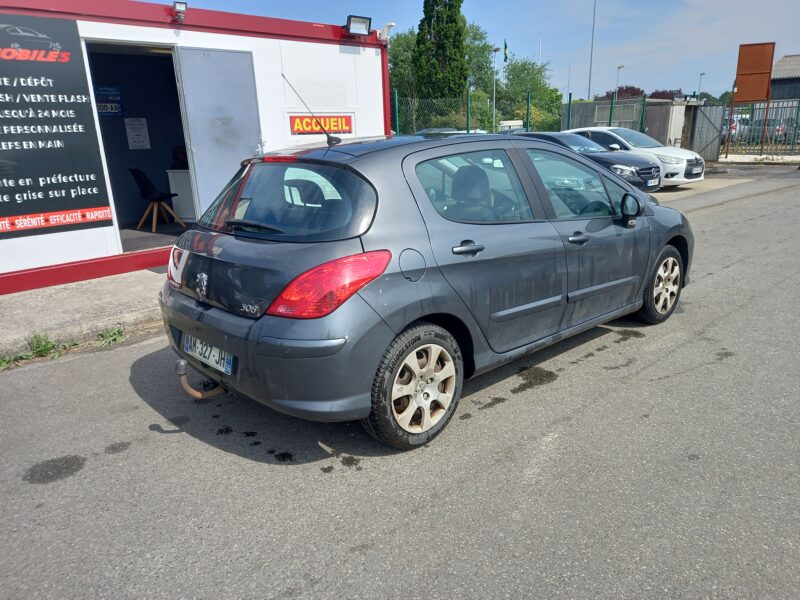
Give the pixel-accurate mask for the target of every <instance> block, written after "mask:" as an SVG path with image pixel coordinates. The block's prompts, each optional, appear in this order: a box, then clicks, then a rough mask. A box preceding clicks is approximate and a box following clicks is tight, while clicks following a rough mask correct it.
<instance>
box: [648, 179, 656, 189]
mask: <svg viewBox="0 0 800 600" xmlns="http://www.w3.org/2000/svg"><path fill="white" fill-rule="evenodd" d="M654 185H658V179H648V180H647V187H653V186H654Z"/></svg>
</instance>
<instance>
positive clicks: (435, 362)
mask: <svg viewBox="0 0 800 600" xmlns="http://www.w3.org/2000/svg"><path fill="white" fill-rule="evenodd" d="M455 388H456V369H455V366H454V364H453V358H452V356H450V353H449V352H448V351H447V350H445V349H444V348H443V347H442V346H439V345H438V344H427V345H425V346H420V347H419V348H415V349H414V350H413V351H411V353H410V354H409V355H408V356H406V357H405V359H404V360H403V362H402V364H401V366H400V370H399V371H398V372H397V377H395V380H394V384H393V385H392V414H393V415H394V418H395V420H396V421H397V424H398V425H400V427H402V428H403V429H404V430H405V431H408V432H410V433H423V432H425V431H428V430H429V429H430V428H431V427H433V426H434V425H436V424H437V423H438V422H439V421H440V420H441V419H442V417H443V416H444V415H445V413H446V412H447V408H448V407H449V406H450V403H451V402H452V400H453V393H454V392H455Z"/></svg>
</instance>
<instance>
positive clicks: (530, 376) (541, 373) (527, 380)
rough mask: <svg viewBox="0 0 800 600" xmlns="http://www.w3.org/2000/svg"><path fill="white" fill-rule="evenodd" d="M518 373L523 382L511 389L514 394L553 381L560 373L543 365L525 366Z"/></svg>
mask: <svg viewBox="0 0 800 600" xmlns="http://www.w3.org/2000/svg"><path fill="white" fill-rule="evenodd" d="M517 375H518V376H519V377H520V378H522V383H520V384H519V385H518V386H517V387H515V388H512V389H511V393H512V394H519V393H520V392H524V391H526V390H530V389H533V388H535V387H539V386H540V385H546V384H548V383H553V382H554V381H555V380H556V379H558V374H557V373H554V372H553V371H548V370H547V369H543V368H542V367H527V368H526V367H523V368H521V369H520V370H519V373H517Z"/></svg>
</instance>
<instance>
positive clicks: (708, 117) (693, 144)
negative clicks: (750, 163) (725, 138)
mask: <svg viewBox="0 0 800 600" xmlns="http://www.w3.org/2000/svg"><path fill="white" fill-rule="evenodd" d="M724 112H725V107H724V106H698V107H697V108H696V109H695V110H694V112H693V114H692V117H691V118H692V122H691V131H690V133H689V140H688V144H687V148H689V149H690V150H694V151H695V152H697V153H698V154H699V155H700V156H702V157H703V160H705V161H706V162H713V161H716V160H718V159H719V151H720V145H719V141H720V134H719V132H720V128H721V127H722V117H723V114H724Z"/></svg>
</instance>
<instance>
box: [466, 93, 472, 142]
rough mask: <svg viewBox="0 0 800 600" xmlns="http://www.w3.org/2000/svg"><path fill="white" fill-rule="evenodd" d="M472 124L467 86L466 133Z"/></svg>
mask: <svg viewBox="0 0 800 600" xmlns="http://www.w3.org/2000/svg"><path fill="white" fill-rule="evenodd" d="M471 125H472V105H471V103H470V99H469V87H468V88H467V133H470V128H471V127H470V126H471Z"/></svg>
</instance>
